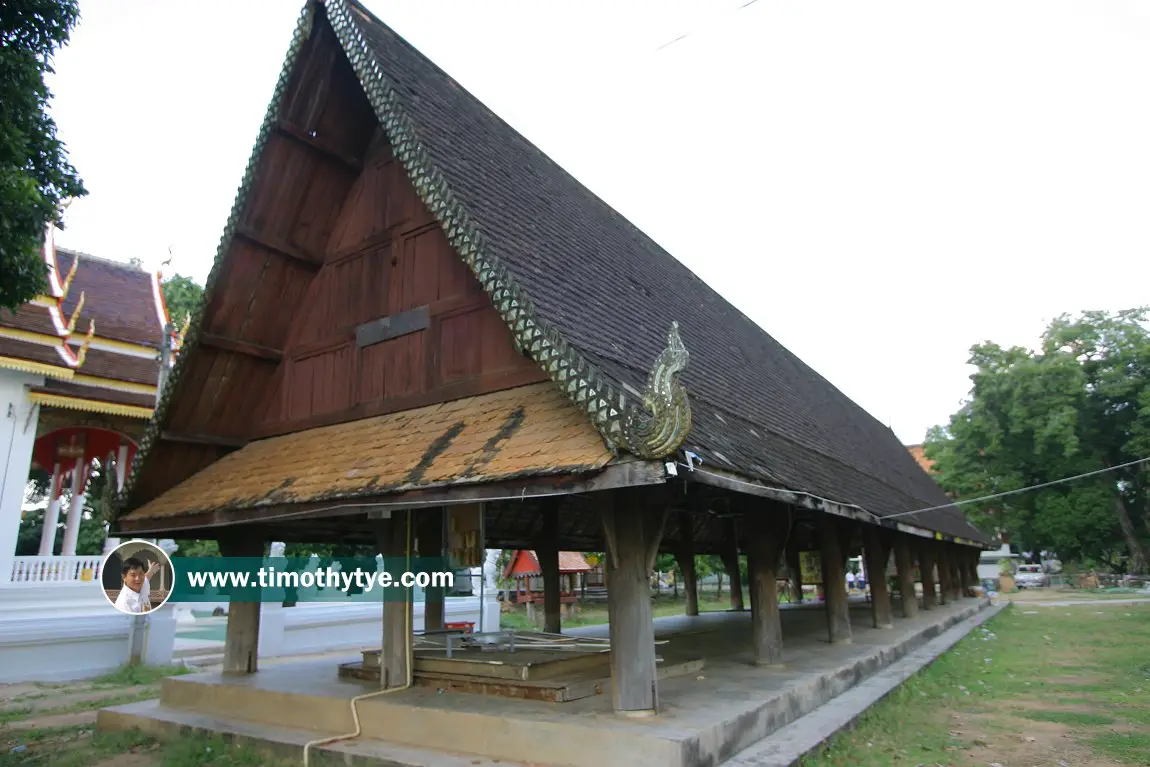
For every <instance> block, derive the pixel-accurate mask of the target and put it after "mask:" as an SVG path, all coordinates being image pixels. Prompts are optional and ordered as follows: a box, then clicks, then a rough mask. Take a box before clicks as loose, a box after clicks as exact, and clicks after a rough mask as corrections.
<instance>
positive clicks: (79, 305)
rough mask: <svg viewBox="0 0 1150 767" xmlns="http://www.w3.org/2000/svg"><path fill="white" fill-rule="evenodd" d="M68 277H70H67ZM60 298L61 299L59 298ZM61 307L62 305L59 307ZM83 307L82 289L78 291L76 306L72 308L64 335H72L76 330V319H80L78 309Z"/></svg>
mask: <svg viewBox="0 0 1150 767" xmlns="http://www.w3.org/2000/svg"><path fill="white" fill-rule="evenodd" d="M69 279H70V278H69ZM61 300H62V299H61ZM61 308H63V307H61ZM83 308H84V291H82V290H81V291H80V300H79V301H77V302H76V308H75V309H73V310H72V316H71V317H70V318H69V319H68V325H67V330H66V331H65V333H64V335H65V336H70V335H72V333H73V332H75V330H76V321H77V320H78V319H80V310H81V309H83Z"/></svg>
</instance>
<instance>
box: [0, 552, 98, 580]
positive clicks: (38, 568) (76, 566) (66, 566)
mask: <svg viewBox="0 0 1150 767" xmlns="http://www.w3.org/2000/svg"><path fill="white" fill-rule="evenodd" d="M103 561H104V558H103V556H100V555H94V556H73V557H16V558H15V561H14V562H13V564H12V583H79V582H83V581H97V580H99V579H100V575H101V573H100V566H101V565H102V564H103Z"/></svg>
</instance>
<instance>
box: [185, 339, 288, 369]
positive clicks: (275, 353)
mask: <svg viewBox="0 0 1150 767" xmlns="http://www.w3.org/2000/svg"><path fill="white" fill-rule="evenodd" d="M200 343H201V344H203V345H204V346H210V347H212V348H213V349H220V350H222V351H225V352H234V353H235V354H243V355H246V356H248V357H255V358H256V359H261V360H267V361H268V362H275V363H277V364H278V363H279V362H282V361H283V358H284V353H283V352H282V351H281V350H279V349H272V348H271V347H269V346H260V345H259V344H253V343H249V342H248V341H240V340H238V339H235V338H228V337H226V336H219V335H216V334H214V333H201V334H200Z"/></svg>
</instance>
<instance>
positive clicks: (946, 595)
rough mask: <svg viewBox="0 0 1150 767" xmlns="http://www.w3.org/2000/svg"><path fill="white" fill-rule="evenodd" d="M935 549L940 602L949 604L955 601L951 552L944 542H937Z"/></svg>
mask: <svg viewBox="0 0 1150 767" xmlns="http://www.w3.org/2000/svg"><path fill="white" fill-rule="evenodd" d="M934 550H935V553H936V554H937V555H938V603H939V604H940V605H948V604H950V603H951V602H953V601H954V593H953V591H952V590H951V570H950V556H949V554H950V552H948V551H947V549H946V544H945V543H942V542H938V543H936V544H935V549H934Z"/></svg>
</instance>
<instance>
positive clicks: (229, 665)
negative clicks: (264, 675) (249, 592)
mask: <svg viewBox="0 0 1150 767" xmlns="http://www.w3.org/2000/svg"><path fill="white" fill-rule="evenodd" d="M218 542H219V547H220V555H221V556H224V557H257V558H258V557H262V556H263V555H264V542H263V540H262V539H261V538H259V537H257V536H254V535H252V534H251V533H250V532H249V533H248V534H247V535H244V534H238V535H231V536H227V537H224V538H220V539H219V541H218ZM259 646H260V603H259V601H258V600H257V601H255V602H235V601H229V603H228V622H227V628H226V629H225V635H224V668H223V673H224V674H228V675H232V674H254V673H256V671H257V670H258V668H259Z"/></svg>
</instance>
